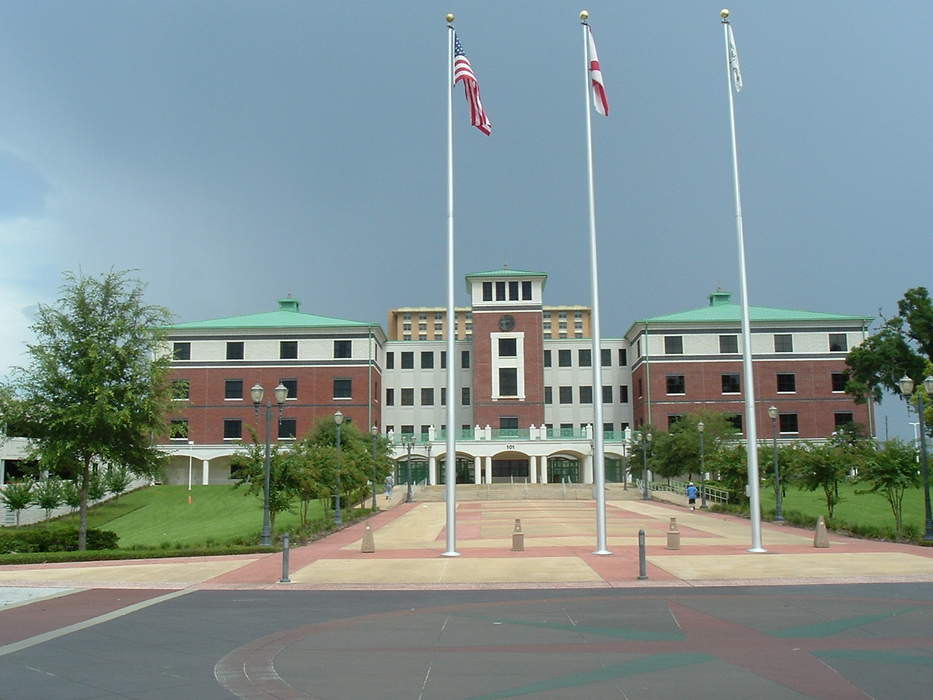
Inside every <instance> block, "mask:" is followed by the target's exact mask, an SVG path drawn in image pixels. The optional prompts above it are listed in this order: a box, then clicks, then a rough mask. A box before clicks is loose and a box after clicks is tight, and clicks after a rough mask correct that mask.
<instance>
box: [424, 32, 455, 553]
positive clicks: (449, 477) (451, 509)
mask: <svg viewBox="0 0 933 700" xmlns="http://www.w3.org/2000/svg"><path fill="white" fill-rule="evenodd" d="M446 19H447V80H446V90H447V457H446V459H445V460H444V473H445V477H446V481H447V483H446V487H447V489H446V496H447V551H446V552H444V553H443V555H442V556H445V557H458V556H460V553H459V552H458V551H457V493H456V481H457V440H456V433H455V430H456V429H457V424H456V412H455V410H454V408H455V406H456V403H457V401H456V399H457V396H456V393H455V391H454V386H455V374H454V367H455V366H456V362H454V348H455V345H454V336H455V335H456V332H457V323H456V319H455V317H454V117H453V112H454V106H453V77H454V25H453V22H454V15H453V14H452V13H449V14H448V15H447V18H446ZM428 468H429V469H430V468H431V465H430V464H429V465H428Z"/></svg>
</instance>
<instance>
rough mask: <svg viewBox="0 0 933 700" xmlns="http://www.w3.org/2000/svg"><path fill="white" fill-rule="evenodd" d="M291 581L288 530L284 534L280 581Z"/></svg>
mask: <svg viewBox="0 0 933 700" xmlns="http://www.w3.org/2000/svg"><path fill="white" fill-rule="evenodd" d="M291 582H292V581H291V579H290V578H288V533H287V532H286V533H285V534H284V535H282V578H280V579H279V583H291Z"/></svg>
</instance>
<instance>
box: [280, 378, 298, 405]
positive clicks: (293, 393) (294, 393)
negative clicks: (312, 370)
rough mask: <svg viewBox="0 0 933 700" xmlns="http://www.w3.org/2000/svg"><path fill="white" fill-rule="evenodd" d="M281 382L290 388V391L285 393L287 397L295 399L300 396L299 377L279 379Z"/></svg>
mask: <svg viewBox="0 0 933 700" xmlns="http://www.w3.org/2000/svg"><path fill="white" fill-rule="evenodd" d="M279 383H280V384H281V385H282V386H284V387H285V388H286V389H288V393H287V394H286V395H285V398H286V399H291V400H292V401H294V400H295V399H297V398H298V380H297V379H279Z"/></svg>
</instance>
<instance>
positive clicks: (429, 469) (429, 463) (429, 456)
mask: <svg viewBox="0 0 933 700" xmlns="http://www.w3.org/2000/svg"><path fill="white" fill-rule="evenodd" d="M427 451H428V483H429V484H430V483H431V443H430V442H429V443H428V444H427ZM455 472H456V470H455ZM435 481H436V480H435Z"/></svg>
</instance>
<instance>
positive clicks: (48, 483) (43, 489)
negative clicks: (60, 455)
mask: <svg viewBox="0 0 933 700" xmlns="http://www.w3.org/2000/svg"><path fill="white" fill-rule="evenodd" d="M62 496H63V493H62V480H61V479H59V478H58V477H54V476H50V477H49V478H47V479H42V480H41V481H39V482H38V483H37V484H36V485H35V487H34V488H33V503H35V504H36V505H37V506H39V507H40V508H41V509H42V510H44V511H45V519H46V520H48V519H49V518H50V517H52V511H53V510H55V509H56V508H58V507H59V506H60V505H61V504H62Z"/></svg>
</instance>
